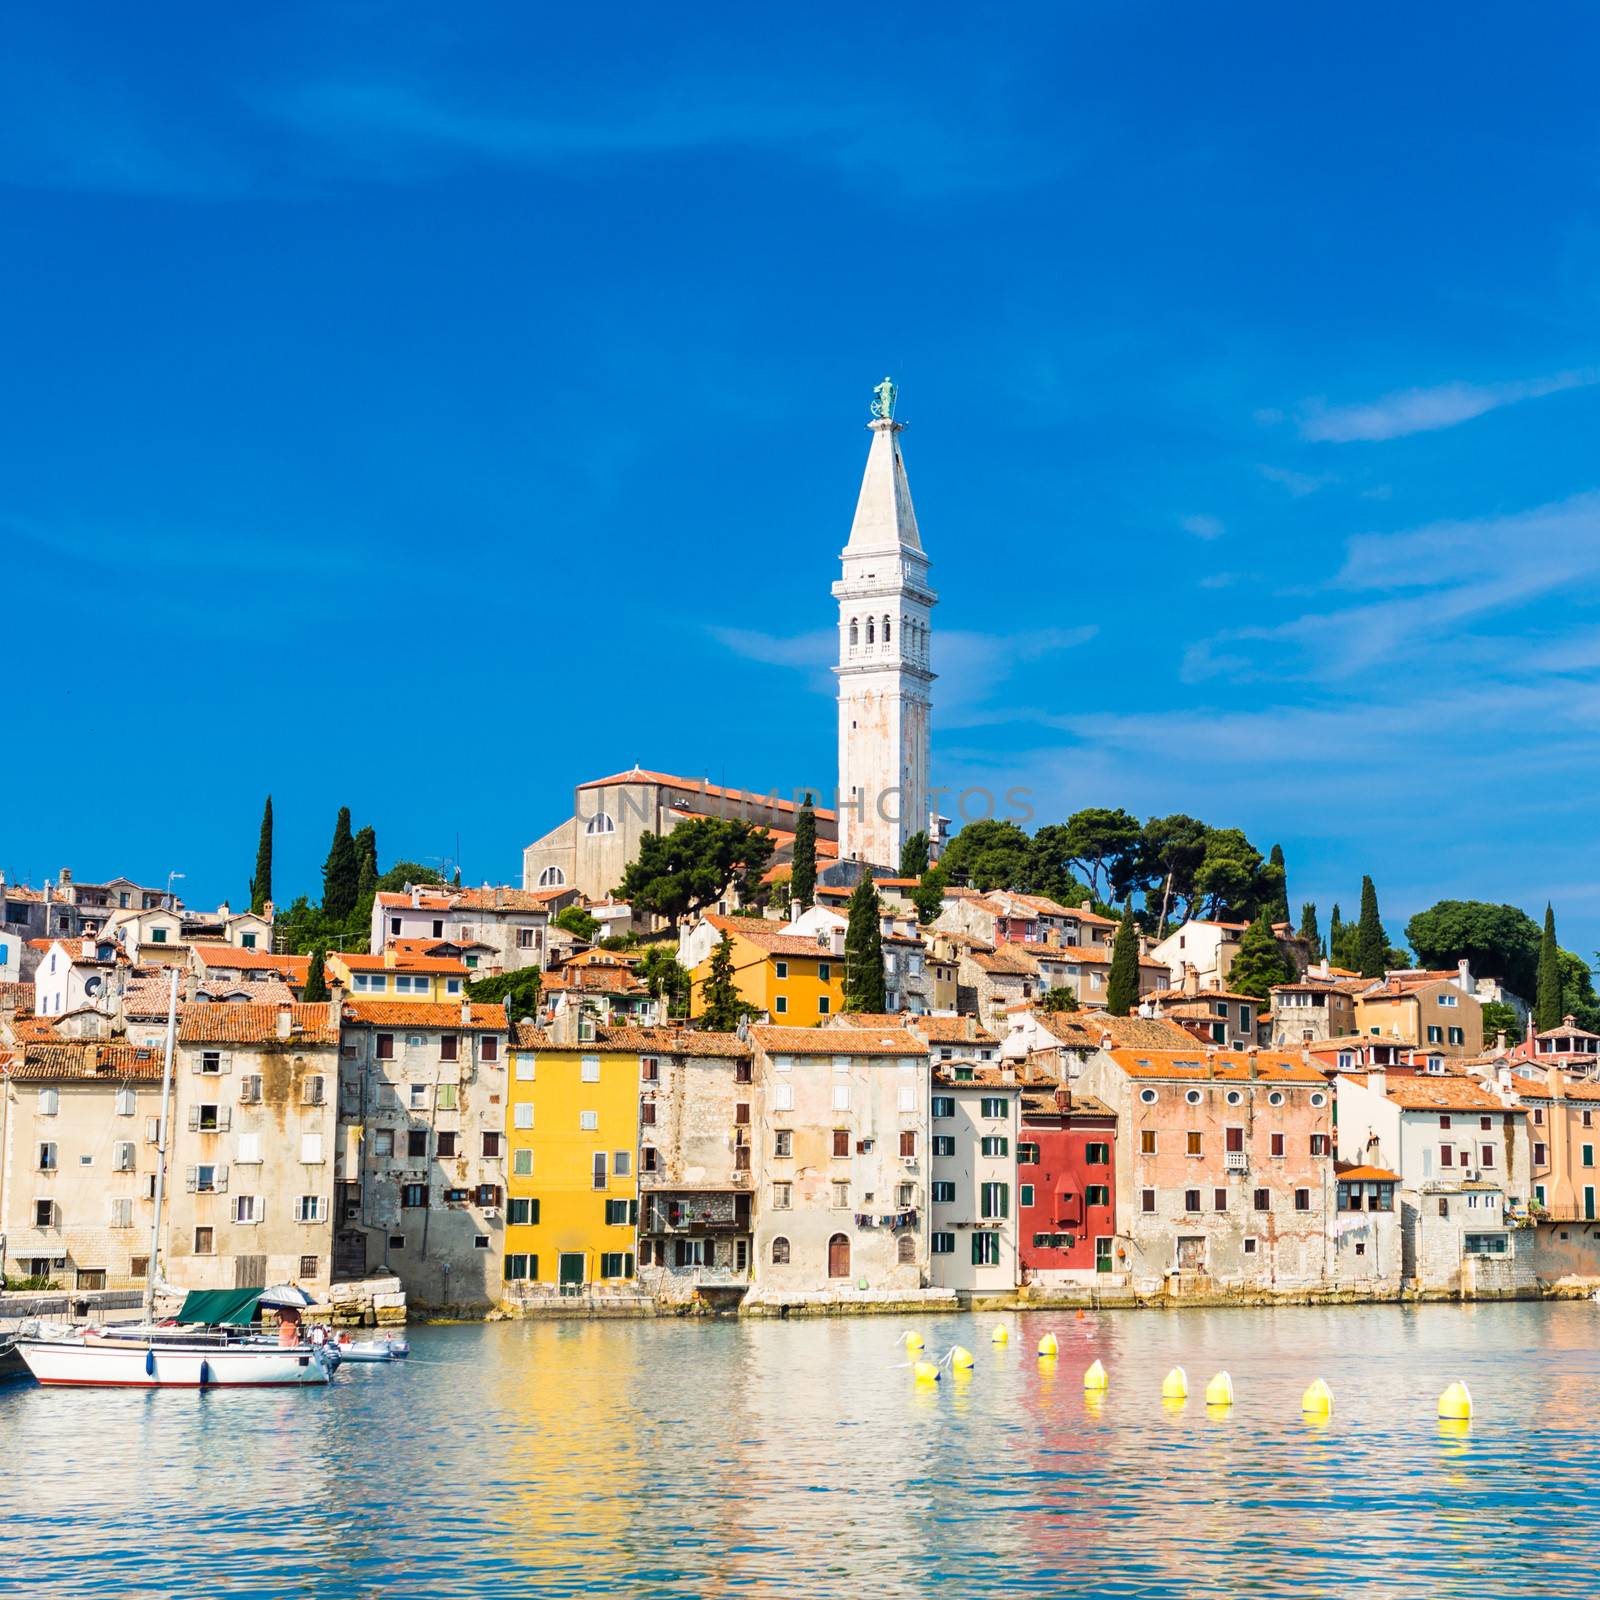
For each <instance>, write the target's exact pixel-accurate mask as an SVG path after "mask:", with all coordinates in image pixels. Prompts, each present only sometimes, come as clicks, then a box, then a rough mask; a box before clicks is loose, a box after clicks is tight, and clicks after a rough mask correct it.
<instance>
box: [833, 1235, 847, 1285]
mask: <svg viewBox="0 0 1600 1600" xmlns="http://www.w3.org/2000/svg"><path fill="white" fill-rule="evenodd" d="M828 1276H829V1277H830V1278H848V1277H849V1276H850V1241H849V1240H848V1239H847V1238H846V1237H845V1236H844V1235H843V1234H842V1233H836V1234H834V1236H833V1237H832V1238H831V1239H830V1240H829V1241H828Z"/></svg>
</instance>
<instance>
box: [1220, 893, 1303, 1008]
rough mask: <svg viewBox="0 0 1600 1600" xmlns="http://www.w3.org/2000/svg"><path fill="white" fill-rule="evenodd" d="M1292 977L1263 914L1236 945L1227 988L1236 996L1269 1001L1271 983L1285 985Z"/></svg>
mask: <svg viewBox="0 0 1600 1600" xmlns="http://www.w3.org/2000/svg"><path fill="white" fill-rule="evenodd" d="M1293 976H1294V974H1293V972H1292V971H1291V970H1290V968H1289V963H1288V962H1287V961H1285V960H1284V958H1283V952H1282V951H1281V950H1280V949H1279V948H1278V941H1277V938H1276V937H1275V936H1274V934H1273V932H1272V920H1271V918H1270V917H1269V916H1268V914H1267V913H1266V912H1265V911H1263V912H1262V913H1261V915H1260V916H1259V917H1257V918H1256V920H1255V921H1254V922H1252V923H1251V924H1250V926H1249V927H1248V928H1246V929H1245V930H1244V937H1243V938H1242V939H1241V940H1240V941H1239V948H1238V950H1237V951H1235V953H1234V957H1233V965H1232V966H1231V967H1229V969H1228V987H1229V988H1230V989H1236V990H1237V991H1238V992H1239V993H1240V994H1253V995H1254V996H1255V997H1256V999H1257V1000H1266V999H1269V998H1270V997H1271V991H1272V986H1273V984H1275V983H1287V982H1288V981H1289V980H1290V978H1292V977H1293Z"/></svg>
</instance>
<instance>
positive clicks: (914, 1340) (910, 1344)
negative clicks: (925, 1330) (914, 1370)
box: [900, 1333, 922, 1354]
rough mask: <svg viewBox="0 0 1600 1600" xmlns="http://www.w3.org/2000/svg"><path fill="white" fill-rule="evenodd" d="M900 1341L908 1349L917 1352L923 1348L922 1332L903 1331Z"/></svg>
mask: <svg viewBox="0 0 1600 1600" xmlns="http://www.w3.org/2000/svg"><path fill="white" fill-rule="evenodd" d="M900 1342H901V1343H902V1344H904V1345H905V1347H906V1349H907V1350H910V1351H911V1352H912V1353H913V1354H915V1353H916V1352H917V1351H918V1350H920V1349H921V1348H922V1335H921V1334H920V1333H903V1334H901V1335H900Z"/></svg>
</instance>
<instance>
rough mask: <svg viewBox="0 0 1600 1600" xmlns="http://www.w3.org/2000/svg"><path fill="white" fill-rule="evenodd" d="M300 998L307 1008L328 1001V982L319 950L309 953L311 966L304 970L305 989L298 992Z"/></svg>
mask: <svg viewBox="0 0 1600 1600" xmlns="http://www.w3.org/2000/svg"><path fill="white" fill-rule="evenodd" d="M300 998H301V999H302V1000H304V1001H305V1003H306V1004H307V1005H308V1006H311V1005H320V1004H321V1003H322V1002H323V1001H325V1000H326V999H328V980H327V977H326V975H325V974H324V972H323V959H322V952H321V951H320V950H313V951H312V952H311V964H310V966H309V967H308V968H307V969H306V982H305V987H304V988H303V989H302V990H301V991H300Z"/></svg>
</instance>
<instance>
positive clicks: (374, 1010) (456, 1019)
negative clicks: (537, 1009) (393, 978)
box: [344, 999, 506, 1033]
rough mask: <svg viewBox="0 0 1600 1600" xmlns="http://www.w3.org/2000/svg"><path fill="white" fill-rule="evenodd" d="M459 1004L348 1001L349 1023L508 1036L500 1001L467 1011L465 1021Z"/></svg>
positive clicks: (378, 1026) (346, 1007)
mask: <svg viewBox="0 0 1600 1600" xmlns="http://www.w3.org/2000/svg"><path fill="white" fill-rule="evenodd" d="M461 1010H462V1008H461V1007H460V1006H459V1005H456V1004H455V1003H453V1002H448V1001H447V1002H444V1003H430V1002H429V1001H427V1000H366V999H358V1000H346V1001H345V1003H344V1017H345V1021H346V1022H357V1023H362V1024H364V1025H365V1026H367V1027H371V1028H439V1029H442V1030H443V1031H444V1032H447V1033H449V1032H454V1031H458V1030H459V1029H461V1028H467V1029H470V1030H472V1031H474V1032H478V1033H504V1032H505V1031H506V1010H505V1007H504V1006H503V1005H501V1004H500V1003H499V1002H498V1001H496V1002H493V1003H487V1004H486V1003H477V1004H473V1005H471V1006H469V1007H468V1008H467V1013H468V1017H469V1019H470V1020H468V1021H467V1022H463V1021H462V1020H461Z"/></svg>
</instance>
